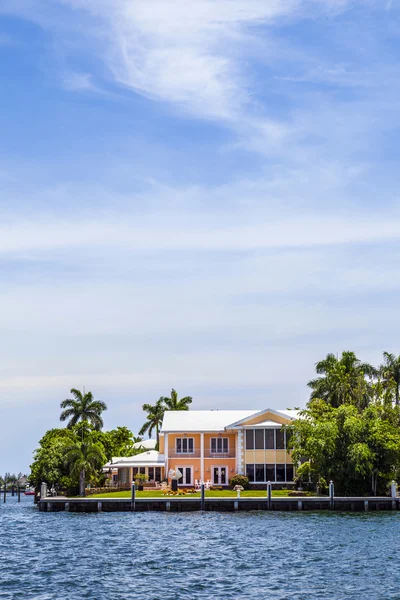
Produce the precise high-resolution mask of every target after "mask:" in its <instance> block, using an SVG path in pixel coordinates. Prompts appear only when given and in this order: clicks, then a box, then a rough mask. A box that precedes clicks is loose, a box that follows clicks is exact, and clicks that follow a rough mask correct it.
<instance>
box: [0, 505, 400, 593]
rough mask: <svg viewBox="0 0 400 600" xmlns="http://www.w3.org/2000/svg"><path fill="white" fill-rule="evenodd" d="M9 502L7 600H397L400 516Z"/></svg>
mask: <svg viewBox="0 0 400 600" xmlns="http://www.w3.org/2000/svg"><path fill="white" fill-rule="evenodd" d="M21 500H22V501H21V504H18V503H17V501H16V498H11V497H9V498H8V499H7V504H6V505H4V504H3V503H1V505H0V558H1V562H0V599H3V598H7V599H11V598H12V599H17V598H18V599H19V598H23V599H24V600H26V599H29V600H33V599H35V600H50V599H57V600H59V599H71V600H72V599H74V600H75V599H77V600H78V599H79V600H80V599H82V598H91V599H93V600H103V599H104V600H105V599H107V600H122V599H126V598H135V599H136V598H137V599H141V600H142V599H143V600H146V599H148V600H180V599H182V600H183V599H185V600H192V599H193V600H197V599H203V598H204V599H210V598H212V599H223V600H229V599H235V600H241V599H250V598H251V599H253V600H254V599H256V600H258V599H260V600H269V599H273V600H292V599H293V600H314V599H317V598H318V599H329V600H342V599H346V600H353V599H354V600H366V599H368V600H391V599H393V600H394V599H396V600H398V599H399V598H400V585H399V575H398V573H399V566H398V565H399V564H400V563H399V559H400V551H399V539H400V514H398V513H380V514H373V513H369V514H330V513H314V514H310V513H308V514H307V513H286V514H285V513H264V512H263V513H240V514H230V513H229V514H220V513H187V514H185V513H181V514H171V513H136V514H132V513H119V514H118V513H111V514H106V513H100V514H76V513H67V512H66V513H39V512H38V511H37V509H36V508H34V507H33V500H32V498H30V497H24V498H22V499H21Z"/></svg>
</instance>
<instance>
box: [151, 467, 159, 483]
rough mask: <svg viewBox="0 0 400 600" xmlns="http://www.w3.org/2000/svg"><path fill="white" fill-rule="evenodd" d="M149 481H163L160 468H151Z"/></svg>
mask: <svg viewBox="0 0 400 600" xmlns="http://www.w3.org/2000/svg"><path fill="white" fill-rule="evenodd" d="M149 481H161V469H160V467H149Z"/></svg>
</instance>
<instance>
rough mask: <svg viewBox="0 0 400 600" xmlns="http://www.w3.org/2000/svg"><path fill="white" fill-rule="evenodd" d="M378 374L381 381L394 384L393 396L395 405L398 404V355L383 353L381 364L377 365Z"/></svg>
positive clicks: (399, 363)
mask: <svg viewBox="0 0 400 600" xmlns="http://www.w3.org/2000/svg"><path fill="white" fill-rule="evenodd" d="M378 372H379V375H380V377H381V378H382V382H383V383H384V384H385V385H388V384H389V383H390V382H394V383H395V384H396V387H395V398H396V406H399V404H400V356H395V355H394V354H391V353H390V352H384V353H383V364H381V365H380V367H379V370H378Z"/></svg>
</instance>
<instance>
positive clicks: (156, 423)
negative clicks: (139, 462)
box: [139, 397, 165, 444]
mask: <svg viewBox="0 0 400 600" xmlns="http://www.w3.org/2000/svg"><path fill="white" fill-rule="evenodd" d="M143 410H144V411H145V412H147V417H146V421H145V423H144V424H143V426H142V428H141V429H140V431H139V435H144V434H145V433H146V431H147V432H148V434H149V437H150V438H151V434H152V433H153V431H154V429H155V430H156V438H157V444H158V443H159V438H160V427H161V424H162V420H163V417H164V412H165V405H164V401H163V398H162V397H161V398H159V399H158V400H157V402H156V403H155V405H154V406H152V405H151V404H143Z"/></svg>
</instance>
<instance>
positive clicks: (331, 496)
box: [329, 480, 335, 510]
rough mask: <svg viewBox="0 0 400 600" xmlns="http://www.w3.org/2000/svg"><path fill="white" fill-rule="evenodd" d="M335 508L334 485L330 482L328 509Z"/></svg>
mask: <svg viewBox="0 0 400 600" xmlns="http://www.w3.org/2000/svg"><path fill="white" fill-rule="evenodd" d="M334 507H335V485H334V483H333V481H332V480H331V481H330V483H329V508H330V509H331V510H333V509H334Z"/></svg>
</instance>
